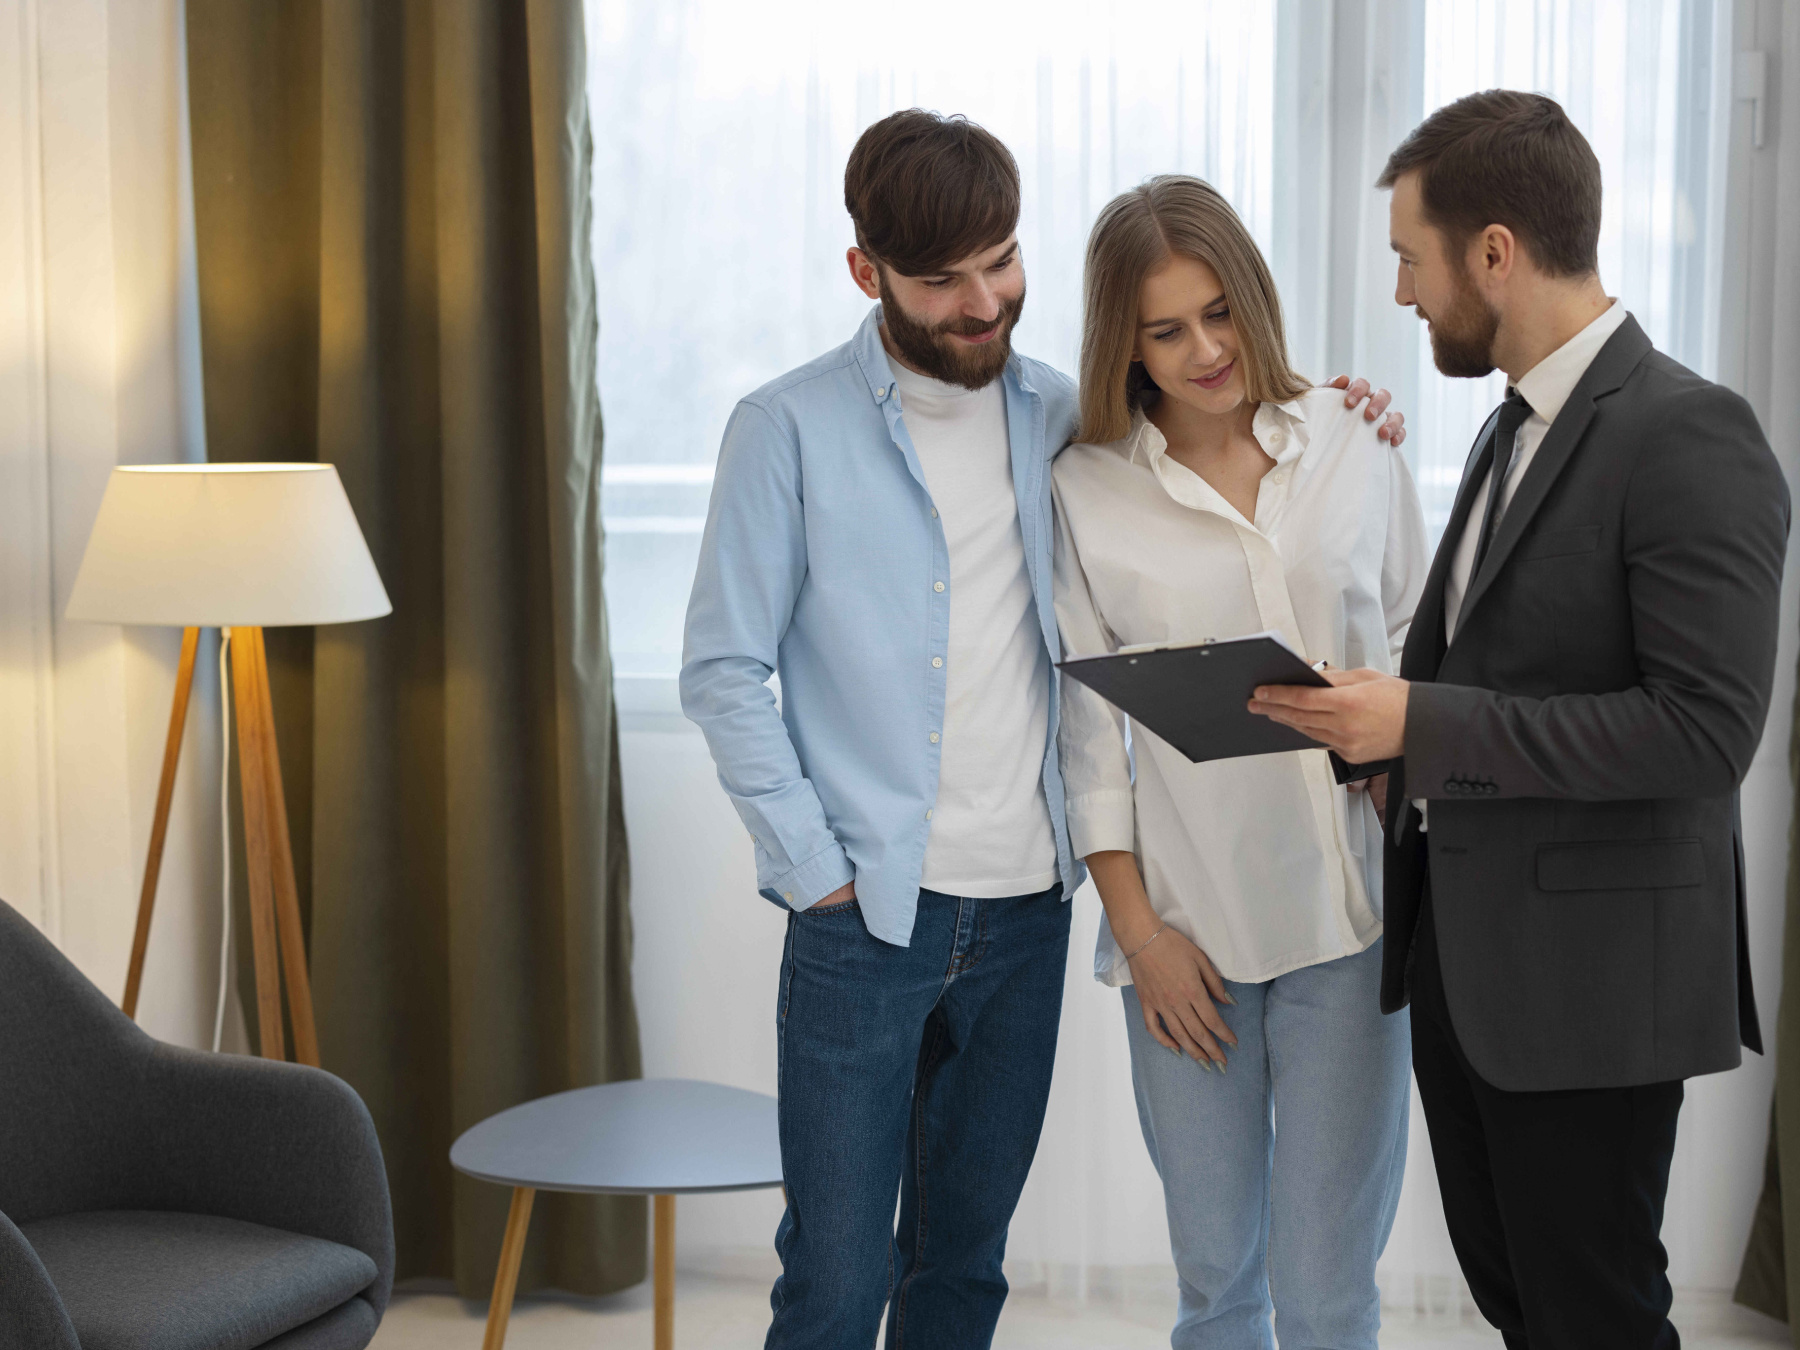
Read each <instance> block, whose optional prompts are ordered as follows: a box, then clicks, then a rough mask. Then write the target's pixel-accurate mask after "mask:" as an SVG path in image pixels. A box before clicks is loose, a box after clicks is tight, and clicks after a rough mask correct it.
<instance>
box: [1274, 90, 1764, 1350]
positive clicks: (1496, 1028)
mask: <svg viewBox="0 0 1800 1350" xmlns="http://www.w3.org/2000/svg"><path fill="white" fill-rule="evenodd" d="M1380 186H1381V187H1384V188H1392V189H1393V198H1392V203H1391V217H1390V220H1391V228H1392V236H1393V246H1394V249H1395V251H1396V252H1397V253H1398V254H1399V257H1400V269H1399V282H1398V289H1397V291H1396V294H1395V299H1396V300H1397V301H1398V302H1399V303H1400V304H1403V305H1412V306H1414V307H1415V308H1416V309H1417V310H1418V313H1419V315H1420V317H1421V318H1423V319H1425V320H1427V321H1428V322H1429V324H1430V331H1431V344H1432V353H1433V356H1434V358H1435V359H1436V362H1437V365H1438V368H1439V369H1440V370H1441V371H1443V372H1444V373H1445V374H1447V375H1453V376H1466V377H1479V376H1483V375H1486V374H1487V373H1488V372H1489V371H1490V370H1493V369H1495V368H1498V369H1501V370H1504V371H1505V372H1506V374H1507V378H1508V381H1509V384H1510V386H1511V388H1510V389H1509V391H1508V396H1507V399H1506V401H1505V402H1504V403H1503V404H1502V405H1501V406H1500V407H1499V408H1498V409H1497V410H1496V411H1495V413H1494V415H1493V416H1492V417H1490V418H1489V419H1488V422H1487V425H1486V426H1484V427H1483V428H1482V431H1481V434H1480V436H1479V437H1478V438H1477V439H1476V443H1475V448H1474V451H1473V452H1472V453H1471V455H1470V458H1469V462H1468V466H1467V468H1466V469H1465V471H1464V474H1463V481H1462V487H1461V488H1460V490H1459V491H1458V493H1457V498H1456V506H1455V509H1454V510H1453V511H1452V513H1451V516H1450V521H1449V524H1448V526H1447V527H1446V529H1445V532H1444V538H1443V543H1442V544H1441V545H1440V547H1439V549H1438V553H1437V558H1436V561H1435V562H1434V564H1433V566H1432V570H1431V573H1430V576H1429V578H1428V580H1427V581H1426V584H1425V593H1424V596H1423V598H1422V600H1421V601H1420V604H1419V609H1418V612H1417V614H1416V616H1415V617H1414V620H1413V625H1412V628H1411V631H1410V633H1409V635H1408V638H1407V643H1406V650H1405V654H1404V656H1403V658H1402V662H1401V669H1400V676H1399V677H1398V678H1395V677H1393V676H1388V675H1383V674H1378V673H1377V672H1374V671H1367V670H1363V671H1348V672H1344V673H1342V674H1339V675H1337V676H1336V677H1335V678H1334V679H1333V684H1334V685H1335V686H1336V687H1335V688H1332V689H1330V690H1317V691H1311V690H1304V689H1299V688H1271V689H1262V690H1258V691H1257V698H1256V700H1255V701H1254V702H1253V703H1252V704H1251V706H1252V708H1253V709H1255V710H1257V711H1259V712H1264V713H1267V714H1268V715H1270V716H1273V717H1275V718H1277V719H1278V720H1280V721H1283V722H1286V723H1288V724H1289V725H1291V726H1296V727H1299V728H1300V729H1302V730H1304V731H1306V732H1308V733H1309V734H1311V735H1313V736H1314V737H1316V738H1317V739H1319V740H1320V741H1322V742H1324V743H1325V744H1327V745H1329V746H1330V747H1331V748H1332V749H1333V750H1335V751H1337V752H1338V753H1339V754H1340V755H1342V756H1343V757H1344V758H1345V759H1347V760H1350V761H1352V762H1356V763H1363V764H1367V763H1369V762H1371V761H1381V760H1388V759H1392V760H1393V761H1394V762H1393V766H1392V772H1391V775H1390V788H1389V802H1390V806H1389V812H1388V816H1389V819H1388V824H1389V829H1388V843H1387V849H1386V869H1387V870H1386V880H1385V893H1386V911H1385V912H1386V952H1385V968H1384V971H1383V983H1382V1005H1383V1009H1384V1010H1385V1011H1388V1012H1395V1011H1398V1010H1399V1009H1401V1008H1402V1007H1405V1006H1406V1005H1407V1003H1408V1001H1409V1000H1410V1002H1411V1005H1412V1007H1411V1018H1412V1034H1413V1064H1414V1070H1415V1073H1416V1075H1417V1079H1418V1083H1419V1094H1420V1097H1421V1100H1422V1102H1423V1105H1424V1107H1425V1115H1426V1120H1427V1122H1428V1123H1429V1125H1430V1128H1431V1143H1432V1151H1433V1155H1434V1157H1435V1159H1436V1163H1437V1171H1438V1180H1439V1184H1440V1186H1441V1188H1442V1191H1443V1197H1444V1209H1445V1214H1446V1217H1447V1219H1448V1220H1449V1225H1450V1235H1451V1239H1452V1241H1453V1242H1454V1243H1455V1246H1456V1253H1457V1257H1458V1259H1459V1261H1460V1262H1461V1264H1462V1268H1463V1273H1464V1274H1465V1276H1466V1277H1467V1279H1468V1282H1469V1287H1470V1289H1471V1291H1472V1292H1473V1293H1474V1295H1475V1300H1476V1303H1477V1304H1478V1306H1479V1307H1480V1308H1481V1311H1482V1313H1483V1314H1484V1315H1485V1316H1486V1317H1487V1319H1488V1320H1489V1321H1490V1322H1492V1323H1493V1324H1494V1325H1495V1326H1497V1327H1499V1328H1500V1329H1501V1331H1502V1332H1503V1333H1504V1335H1505V1340H1506V1344H1507V1345H1508V1346H1509V1347H1512V1348H1513V1350H1520V1348H1521V1347H1527V1346H1529V1347H1530V1350H1562V1348H1563V1347H1570V1348H1571V1350H1573V1348H1574V1347H1581V1350H1596V1348H1598V1347H1611V1346H1618V1347H1631V1348H1632V1350H1650V1348H1651V1347H1656V1348H1657V1350H1661V1348H1662V1347H1673V1346H1675V1345H1678V1344H1679V1340H1678V1337H1677V1336H1676V1333H1675V1329H1674V1327H1673V1326H1672V1325H1671V1324H1670V1322H1669V1320H1668V1311H1669V1300H1670V1290H1669V1283H1668V1279H1667V1277H1666V1274H1665V1269H1666V1266H1667V1257H1666V1254H1665V1252H1664V1250H1663V1246H1662V1241H1661V1234H1660V1230H1661V1226H1662V1212H1663V1199H1664V1195H1665V1193H1666V1191H1667V1187H1668V1176H1669V1160H1670V1157H1671V1155H1672V1154H1673V1152H1674V1147H1675V1122H1676V1116H1677V1113H1678V1112H1679V1110H1680V1106H1681V1099H1682V1080H1683V1079H1686V1078H1689V1077H1692V1076H1694V1075H1696V1074H1706V1073H1717V1072H1719V1071H1720V1070H1724V1069H1730V1068H1733V1067H1735V1066H1736V1065H1737V1063H1738V1061H1739V1055H1740V1052H1739V1045H1740V1043H1741V1044H1743V1045H1747V1046H1749V1047H1750V1048H1751V1049H1753V1050H1757V1051H1759V1052H1760V1050H1761V1049H1762V1042H1761V1034H1760V1032H1759V1030H1758V1027H1757V1018H1756V1005H1755V1002H1754V999H1753V997H1752V994H1751V989H1750V969H1749V963H1748V958H1747V947H1746V941H1745V931H1744V871H1743V850H1742V844H1741V841H1740V831H1739V825H1738V809H1737V792H1738V785H1739V784H1740V783H1741V782H1742V781H1743V778H1744V774H1745V772H1746V771H1747V770H1748V769H1749V767H1750V761H1751V757H1752V756H1753V755H1754V754H1755V751H1756V747H1757V742H1758V741H1759V739H1760V738H1761V735H1762V728H1763V718H1764V715H1765V713H1766V712H1767V710H1768V704H1769V691H1770V685H1771V682H1772V678H1773V669H1774V661H1775V644H1776V630H1777V623H1778V611H1779V600H1780V591H1781V571H1782V559H1783V554H1784V552H1785V549H1786V544H1787V531H1788V521H1789V507H1788V491H1787V485H1786V483H1785V481H1784V480H1783V478H1782V474H1781V470H1780V468H1779V467H1778V466H1777V464H1776V461H1775V458H1774V456H1773V455H1772V454H1771V453H1770V451H1769V447H1768V444H1767V442H1766V441H1765V440H1764V439H1763V435H1762V432H1761V430H1760V429H1759V428H1758V426H1757V423H1756V419H1755V417H1754V415H1753V414H1752V413H1751V411H1750V409H1749V407H1748V406H1747V405H1746V404H1745V403H1744V401H1743V399H1741V398H1739V397H1738V396H1737V395H1736V394H1733V393H1731V392H1729V391H1728V390H1725V389H1722V388H1720V387H1719V386H1717V385H1714V384H1710V383H1708V382H1707V381H1706V380H1703V379H1701V378H1700V377H1699V376H1697V375H1695V374H1693V373H1692V372H1691V371H1688V370H1686V369H1684V368H1682V367H1681V366H1680V365H1678V364H1676V363H1675V362H1674V361H1672V360H1670V359H1669V358H1668V357H1666V356H1664V355H1663V354H1662V353H1660V352H1658V351H1657V350H1656V349H1655V348H1654V347H1653V346H1652V345H1651V343H1650V340H1649V339H1648V338H1647V337H1646V336H1645V335H1644V332H1643V330H1642V329H1641V328H1639V327H1638V325H1637V323H1636V322H1635V321H1633V320H1632V318H1631V317H1630V316H1629V315H1627V314H1626V313H1625V311H1624V310H1623V308H1622V307H1621V306H1620V305H1619V304H1618V302H1616V301H1614V300H1611V299H1609V298H1608V297H1607V295H1606V293H1605V291H1604V290H1603V289H1602V287H1601V284H1600V279H1599V276H1598V261H1597V243H1598V239H1599V233H1600V166H1599V164H1598V162H1597V161H1596V160H1595V158H1594V154H1593V151H1592V149H1591V148H1590V147H1589V145H1588V143H1587V141H1586V140H1585V139H1584V138H1583V137H1582V135H1581V133H1580V132H1579V131H1577V130H1576V129H1575V127H1574V126H1573V125H1572V124H1571V123H1570V122H1569V120H1568V118H1567V116H1566V115H1565V114H1564V113H1563V110H1562V109H1561V108H1560V107H1559V106H1557V104H1556V103H1554V102H1553V101H1552V100H1550V99H1547V98H1543V97H1541V96H1537V95H1531V94H1519V93H1512V92H1509V91H1490V92H1488V93H1484V94H1476V95H1472V96H1471V97H1469V98H1465V99H1462V100H1461V101H1459V102H1457V103H1453V104H1450V105H1449V106H1447V107H1445V108H1443V109H1441V110H1440V111H1438V112H1436V113H1434V114H1433V115H1432V116H1431V117H1430V118H1428V119H1426V121H1425V122H1424V123H1422V124H1421V125H1420V126H1419V127H1418V129H1417V130H1415V131H1414V132H1413V133H1412V135H1411V136H1409V137H1408V138H1407V140H1406V141H1405V142H1404V143H1403V144H1402V145H1401V146H1400V147H1399V148H1398V149H1397V150H1395V152H1394V154H1393V156H1392V157H1391V158H1390V159H1389V161H1388V164H1387V168H1386V170H1385V172H1384V173H1383V174H1382V177H1381V181H1380ZM1409 798H1411V800H1408V799H1409Z"/></svg>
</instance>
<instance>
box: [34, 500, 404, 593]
mask: <svg viewBox="0 0 1800 1350" xmlns="http://www.w3.org/2000/svg"><path fill="white" fill-rule="evenodd" d="M392 610H393V605H392V604H390V603H389V602H388V597H387V591H386V589H385V588H383V586H382V584H381V577H380V575H379V574H378V573H377V572H376V571H375V560H374V559H373V558H371V557H370V556H369V546H368V544H367V543H366V542H364V540H363V536H362V531H361V530H360V529H358V528H357V524H356V514H355V513H354V512H353V511H352V510H351V509H350V499H349V498H348V497H346V496H345V495H344V485H343V483H341V482H340V481H339V480H338V475H337V469H336V468H334V467H333V466H332V465H330V464H158V465H133V466H130V467H121V468H117V469H114V470H113V471H112V477H111V479H110V480H109V481H108V482H107V485H106V496H105V497H104V498H103V499H102V501H101V503H100V515H99V517H98V518H97V519H96V520H95V521H94V532H93V534H92V535H90V536H89V537H88V546H87V553H86V554H85V555H84V556H83V557H82V560H81V571H80V572H79V573H78V574H77V575H76V577H75V589H74V590H73V591H72V592H71V593H70V595H69V608H68V617H69V618H70V619H72V620H77V621H85V622H90V623H133V624H169V625H176V626H181V627H189V626H192V627H198V628H227V627H236V626H239V625H243V626H253V625H254V626H262V627H279V626H282V625H287V624H315V623H349V622H352V621H354V620H357V619H373V618H376V617H378V616H380V615H382V614H387V613H390V612H391V611H392Z"/></svg>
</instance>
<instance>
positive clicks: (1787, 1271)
mask: <svg viewBox="0 0 1800 1350" xmlns="http://www.w3.org/2000/svg"><path fill="white" fill-rule="evenodd" d="M1788 774H1789V777H1790V779H1792V780H1793V781H1795V782H1797V783H1800V700H1797V701H1796V704H1795V717H1794V731H1793V734H1792V735H1791V736H1790V738H1789V741H1788ZM1795 810H1796V816H1795V819H1794V820H1793V821H1791V822H1789V826H1788V876H1787V923H1786V934H1785V936H1784V937H1783V939H1782V951H1781V1003H1780V1006H1779V1008H1778V1010H1777V1012H1776V1014H1775V1026H1774V1029H1773V1030H1774V1040H1775V1102H1774V1105H1773V1107H1772V1108H1771V1110H1770V1113H1769V1152H1768V1158H1767V1160H1766V1162H1765V1163H1764V1165H1763V1189H1762V1194H1761V1196H1759V1197H1758V1199H1757V1202H1756V1211H1755V1214H1754V1216H1753V1217H1752V1219H1751V1221H1750V1241H1749V1245H1748V1246H1747V1248H1746V1249H1745V1252H1744V1264H1743V1268H1742V1269H1741V1270H1740V1272H1739V1274H1738V1283H1737V1289H1736V1291H1735V1292H1734V1294H1733V1297H1734V1298H1735V1299H1736V1300H1737V1301H1738V1302H1739V1303H1742V1304H1743V1305H1744V1306H1745V1307H1749V1308H1754V1309H1756V1310H1757V1311H1758V1312H1761V1313H1766V1314H1767V1315H1768V1316H1770V1317H1774V1318H1779V1319H1780V1320H1781V1321H1783V1322H1788V1323H1789V1324H1790V1326H1791V1327H1793V1330H1794V1332H1795V1339H1794V1344H1795V1345H1797V1346H1800V1324H1795V1323H1794V1322H1793V1320H1792V1319H1791V1318H1790V1317H1789V1315H1788V1310H1789V1308H1792V1307H1800V1241H1796V1242H1795V1243H1794V1244H1793V1245H1792V1246H1789V1245H1788V1243H1787V1240H1786V1236H1785V1235H1786V1233H1787V1230H1788V1229H1790V1228H1791V1229H1792V1230H1793V1231H1794V1232H1795V1233H1796V1234H1800V847H1797V845H1800V797H1797V798H1796V801H1795ZM1764 1034H1765V1036H1766V1035H1767V1034H1768V1033H1766V1032H1765V1033H1764ZM1784 1177H1785V1178H1786V1180H1787V1182H1788V1184H1787V1185H1786V1186H1784V1185H1783V1179H1784Z"/></svg>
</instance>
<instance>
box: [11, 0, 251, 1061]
mask: <svg viewBox="0 0 1800 1350" xmlns="http://www.w3.org/2000/svg"><path fill="white" fill-rule="evenodd" d="M181 21H182V9H181V3H180V0H110V3H109V0H0V899H4V900H6V901H7V903H9V904H11V905H13V906H14V907H15V908H18V909H20V910H21V911H22V912H23V913H24V914H25V915H26V916H27V917H29V918H30V919H32V920H33V921H34V922H35V923H37V924H38V925H39V926H40V927H41V928H42V929H43V930H44V931H45V932H46V933H48V934H49V935H50V937H51V938H52V939H54V940H55V941H56V942H57V943H58V944H59V945H60V946H61V947H62V949H63V950H64V951H65V952H66V953H67V954H68V955H69V956H70V958H71V959H73V960H74V961H75V963H76V964H77V965H78V966H80V967H81V969H82V970H83V971H84V972H85V973H86V974H87V975H88V976H89V977H90V978H91V979H93V980H94V981H95V982H96V983H97V984H99V985H100V987H101V988H102V989H103V990H105V992H106V993H107V994H108V995H110V996H112V997H113V998H115V999H116V998H118V997H119V996H120V995H121V994H122V992H123V989H124V981H125V967H126V962H127V960H128V957H129V953H130V949H131V936H132V927H133V923H134V920H135V916H136V909H137V895H138V887H139V883H140V881H141V877H142V869H143V864H144V855H145V851H146V848H147V846H148V838H149V831H150V818H151V813H152V810H153V807H154V803H155V793H156V786H157V777H158V771H159V768H160V764H161V758H162V749H163V741H164V737H165V735H166V733H167V727H168V716H169V704H170V698H171V694H172V691H173V687H174V675H175V665H176V657H177V654H178V651H179V645H180V633H179V632H177V631H173V630H161V629H135V630H122V629H119V628H116V627H108V626H95V625H84V624H69V623H65V622H63V620H62V618H61V615H62V610H63V607H64V605H65V603H66V601H67V598H68V594H69V588H70V587H71V585H72V584H73V582H74V579H75V573H76V570H77V569H78V567H79V565H80V562H81V556H82V552H83V549H84V547H85V545H86V542H87V536H88V531H89V528H90V527H91V525H92V523H93V519H94V515H95V512H96V511H97V510H98V508H99V503H100V496H101V493H102V492H103V491H104V489H105V485H106V480H107V475H108V474H109V472H110V471H111V469H112V468H113V466H114V465H116V464H123V463H157V462H169V461H178V460H198V459H203V458H204V457H205V452H204V433H203V421H202V415H201V403H200V396H199V359H198V358H199V347H198V333H199V326H198V317H197V316H198V310H197V300H196V293H195V287H194V258H193V228H192V198H191V193H190V192H189V191H188V189H187V183H188V170H187V150H186V141H187V137H186V90H185V80H184V64H185V63H184V60H183V39H182V31H181ZM208 638H209V640H208V641H207V642H204V643H203V644H202V648H201V670H200V674H199V676H198V679H197V683H196V691H195V699H194V702H193V704H192V706H191V709H190V716H189V724H188V732H187V737H186V741H185V744H184V750H183V762H182V767H181V773H180V776H179V777H178V779H177V784H176V797H175V804H174V814H173V817H172V821H171V826H170V834H169V842H168V850H167V853H166V855H165V858H164V862H163V871H162V883H161V887H160V891H159V901H158V907H157V911H156V922H155V925H154V927H153V929H152V932H151V939H150V948H149V956H148V960H147V963H146V968H145V978H144V987H143V994H142V997H141V1000H140V1004H139V1014H140V1021H141V1022H142V1023H143V1025H144V1026H145V1027H146V1028H147V1029H149V1030H150V1031H152V1032H153V1033H154V1034H156V1035H158V1036H160V1037H162V1038H164V1039H167V1040H172V1041H177V1042H180V1043H184V1044H190V1045H199V1044H202V1043H206V1044H210V1042H211V1033H212V1010H213V998H214V995H215V981H216V978H217V969H218V956H217V944H218V923H219V920H218V917H217V910H218V900H217V896H218V879H219V862H218V851H219V838H218V806H217V801H218V765H217V758H218V730H217V715H218V700H217V678H216V675H215V674H214V673H213V671H214V669H215V667H214V666H213V664H212V658H213V657H214V655H215V653H216V647H215V645H214V643H213V642H212V641H211V638H212V635H210V634H209V635H208Z"/></svg>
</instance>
